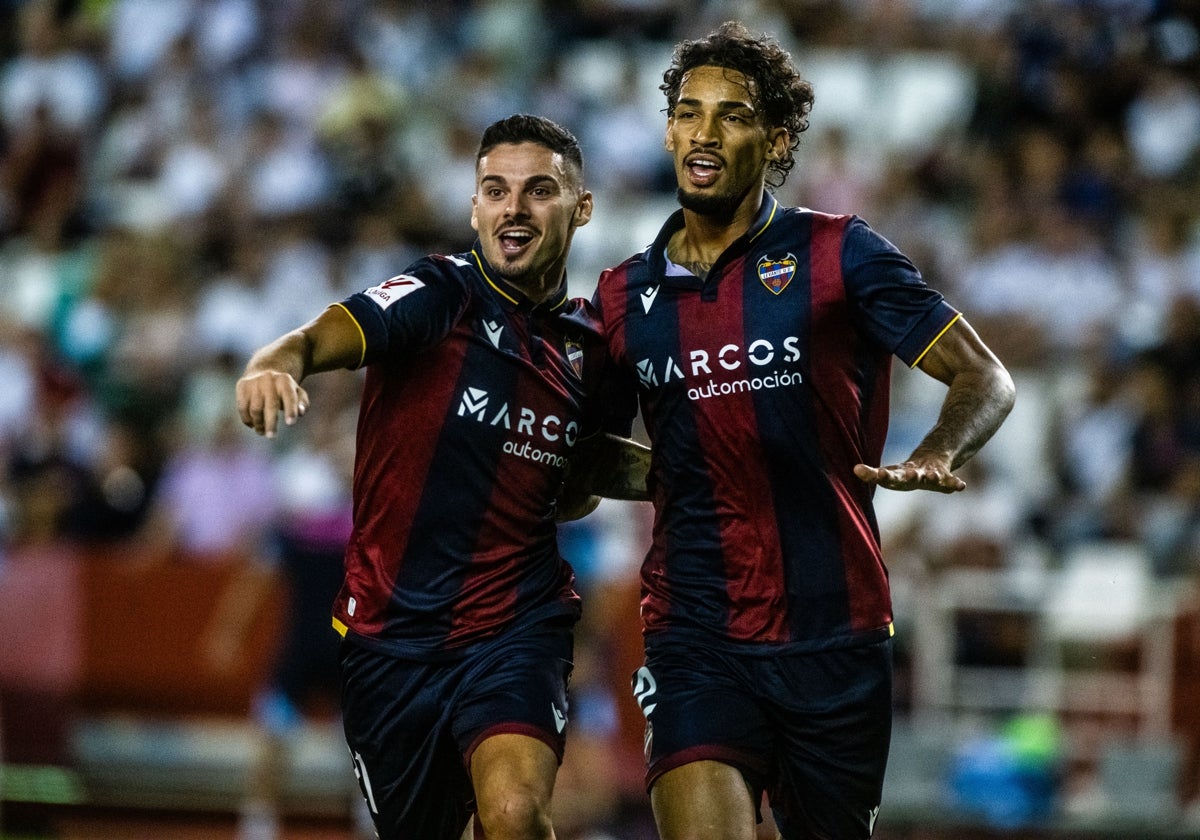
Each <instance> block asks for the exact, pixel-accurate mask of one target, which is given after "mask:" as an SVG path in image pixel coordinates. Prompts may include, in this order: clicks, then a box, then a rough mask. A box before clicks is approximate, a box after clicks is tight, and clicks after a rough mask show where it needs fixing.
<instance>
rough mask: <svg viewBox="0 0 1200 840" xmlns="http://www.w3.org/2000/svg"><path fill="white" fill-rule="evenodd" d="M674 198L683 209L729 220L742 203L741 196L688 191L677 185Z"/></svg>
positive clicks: (708, 216) (707, 216)
mask: <svg viewBox="0 0 1200 840" xmlns="http://www.w3.org/2000/svg"><path fill="white" fill-rule="evenodd" d="M675 198H676V199H677V200H678V201H679V206H680V207H682V208H683V209H684V210H691V211H692V212H693V213H696V214H697V215H700V216H704V217H706V218H711V219H717V220H720V221H729V220H731V219H732V218H733V214H734V213H735V212H736V211H737V208H738V205H739V204H741V203H742V196H740V195H733V194H731V193H699V194H697V193H690V192H687V191H686V190H684V188H683V187H677V188H676V190H675Z"/></svg>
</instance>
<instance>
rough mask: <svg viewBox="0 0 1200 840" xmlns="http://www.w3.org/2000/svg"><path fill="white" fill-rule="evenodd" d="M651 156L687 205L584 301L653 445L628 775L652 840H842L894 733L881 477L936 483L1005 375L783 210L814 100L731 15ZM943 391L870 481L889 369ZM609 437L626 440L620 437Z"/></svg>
mask: <svg viewBox="0 0 1200 840" xmlns="http://www.w3.org/2000/svg"><path fill="white" fill-rule="evenodd" d="M662 88H663V90H664V91H665V93H666V97H667V132H666V148H667V150H668V151H669V152H670V153H671V154H672V155H673V157H674V165H675V175H676V179H677V182H678V198H679V203H680V205H681V207H682V209H681V210H679V211H678V212H676V213H675V214H674V215H672V216H671V217H670V218H669V219H668V220H667V222H666V224H665V226H664V227H663V228H662V230H661V232H660V233H659V235H658V237H657V239H656V240H655V241H654V243H653V244H652V245H650V247H649V248H648V249H647V250H646V251H644V252H642V253H640V254H637V255H635V256H633V257H631V258H630V259H629V260H627V261H626V262H624V263H622V264H621V265H619V266H617V267H616V268H613V269H610V270H609V271H607V272H605V273H604V275H603V276H602V277H601V279H600V283H599V286H598V288H597V291H596V296H595V302H596V304H597V306H598V308H599V310H600V313H601V316H602V319H603V322H604V330H605V335H606V340H607V342H608V346H609V351H610V353H611V355H612V356H613V358H614V360H615V362H616V364H617V367H618V368H619V370H620V383H619V387H618V392H619V393H621V394H623V395H624V400H623V406H622V407H621V409H620V410H621V411H622V412H623V414H624V422H625V423H629V422H631V421H632V418H633V416H634V414H635V413H636V411H637V409H638V403H639V402H640V409H641V412H642V417H643V420H644V421H645V425H646V428H647V431H648V433H649V435H650V439H651V445H652V454H651V470H650V478H649V486H650V492H651V495H652V498H653V500H654V504H655V523H654V532H653V542H652V545H651V547H650V550H649V553H648V554H647V556H646V559H645V562H644V564H643V566H642V618H643V624H644V627H643V630H644V636H645V646H646V659H645V666H644V667H642V668H641V669H640V670H639V671H638V672H637V673H636V674H635V675H634V693H635V696H636V698H637V700H638V702H639V703H640V704H641V707H642V710H643V712H644V713H645V715H646V720H647V724H646V743H647V759H648V762H649V767H648V773H647V779H646V781H647V784H648V786H649V787H650V794H651V802H652V804H653V808H654V813H655V818H656V822H657V824H658V829H659V833H660V834H661V836H662V838H663V840H678V839H680V838H688V840H704V839H705V838H709V839H710V840H717V838H719V840H752V838H753V837H754V836H755V831H756V829H755V824H756V817H757V815H758V803H759V801H760V797H761V795H762V793H763V792H764V791H766V792H767V795H768V797H769V800H770V804H771V807H772V812H773V815H774V817H775V822H776V825H777V827H778V829H779V831H780V834H781V836H782V837H784V838H787V840H801V838H803V839H804V840H818V839H819V840H859V838H867V837H869V836H870V834H871V831H872V827H873V825H874V821H875V817H876V815H877V813H878V807H879V803H880V795H881V791H882V785H883V776H884V767H885V765H886V762H887V754H888V743H889V738H890V729H891V703H892V691H891V673H892V664H891V657H892V642H891V635H892V611H891V603H890V595H889V590H888V582H887V572H886V570H885V567H884V563H883V559H882V557H881V555H880V541H879V534H878V530H877V527H876V522H875V516H874V512H873V509H872V495H873V493H874V491H875V488H876V487H877V486H879V487H886V488H890V489H894V490H921V489H923V490H933V491H937V492H955V491H958V490H962V489H963V488H964V483H963V482H962V480H961V479H960V478H959V477H958V476H956V475H955V474H954V470H955V469H956V468H958V467H959V466H960V465H962V463H963V462H964V461H966V460H967V459H968V458H969V457H971V455H973V454H974V453H975V452H976V451H977V450H978V449H979V448H980V446H982V445H983V443H984V442H985V441H986V440H988V438H989V437H990V436H991V435H992V434H993V433H994V432H995V431H996V429H997V428H998V427H999V426H1000V424H1001V422H1002V421H1003V419H1004V418H1005V417H1006V416H1007V414H1008V412H1009V410H1010V408H1011V407H1012V404H1013V400H1014V389H1013V384H1012V380H1011V378H1010V377H1009V375H1008V373H1007V371H1006V370H1005V369H1004V367H1003V366H1002V365H1001V364H1000V362H999V361H997V359H996V358H995V356H994V355H993V354H992V353H991V352H990V351H989V349H988V348H987V347H986V346H985V345H984V344H983V343H982V342H981V341H980V339H979V337H978V336H977V335H976V333H975V332H974V330H972V328H971V327H970V326H969V325H968V324H967V322H966V320H965V319H964V318H963V317H962V316H961V315H960V314H959V313H958V312H957V311H955V309H953V308H952V307H951V306H950V305H949V304H948V303H947V302H946V301H945V300H944V299H943V297H942V295H941V294H939V293H938V292H937V291H935V290H933V289H931V288H929V287H928V286H927V285H926V284H925V282H924V281H923V280H922V278H921V275H920V274H919V273H918V271H917V269H916V268H914V266H913V265H912V263H911V262H910V261H909V260H908V259H907V258H906V257H905V256H904V255H903V254H901V253H900V252H899V251H897V250H896V248H894V247H893V246H892V245H891V244H890V243H889V242H887V241H886V240H885V239H884V238H883V237H881V236H880V235H879V234H877V233H875V232H874V231H873V230H872V229H871V228H870V227H868V225H867V224H866V223H865V222H864V221H863V220H862V219H860V218H858V217H855V216H835V215H827V214H824V213H819V212H813V211H811V210H806V209H799V208H794V207H784V206H781V205H780V204H779V203H778V202H777V201H776V200H775V199H774V198H773V197H772V195H771V194H770V193H769V192H766V191H765V188H766V187H767V185H771V186H778V185H780V184H782V182H783V179H784V178H785V177H786V175H787V173H788V171H789V170H790V169H791V168H792V166H793V164H794V158H793V153H794V151H795V149H796V147H797V145H798V143H799V135H800V133H801V132H802V131H804V130H805V128H807V123H808V114H809V110H810V108H811V105H812V102H813V91H812V87H811V86H810V85H809V83H808V82H806V81H805V80H804V79H803V78H801V77H800V75H799V74H798V73H797V70H796V68H795V67H794V66H793V63H792V61H791V58H790V56H789V55H788V54H787V53H786V52H785V51H784V50H783V49H782V48H781V47H780V46H779V45H778V44H777V43H776V42H774V41H773V40H771V39H769V38H767V37H765V36H764V37H761V38H759V37H754V36H753V35H752V34H751V33H749V32H747V31H746V29H745V28H744V27H743V26H742V25H740V24H738V23H727V24H725V25H723V26H721V27H720V28H719V29H717V30H716V31H715V32H713V33H711V34H710V35H709V36H708V37H706V38H703V39H700V40H696V41H685V42H683V43H681V44H679V45H678V46H677V48H676V51H675V55H674V60H673V63H672V64H671V66H670V68H669V69H668V70H667V71H666V73H665V74H664V84H663V85H662ZM893 355H895V356H898V357H899V358H900V359H901V360H902V361H903V362H904V363H906V364H908V365H910V366H916V367H919V368H920V369H921V370H922V371H924V372H925V373H927V374H929V375H930V376H932V377H934V378H935V379H937V380H940V381H941V382H943V383H944V384H945V385H947V386H948V390H947V393H946V397H945V401H944V404H943V407H942V410H941V415H940V417H939V418H938V420H937V423H936V425H935V426H934V427H933V429H932V430H931V431H930V432H929V433H928V434H927V436H926V437H925V438H924V440H922V441H921V443H920V445H919V446H918V447H917V448H916V450H915V451H914V452H913V453H912V454H911V455H910V456H909V457H908V459H907V460H906V461H904V462H903V463H900V464H895V465H891V466H876V465H877V464H878V463H879V461H880V457H881V454H882V450H883V444H884V438H885V433H886V428H887V421H888V384H889V371H890V364H891V357H892V356H893ZM626 428H628V427H626Z"/></svg>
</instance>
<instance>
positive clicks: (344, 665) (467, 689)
mask: <svg viewBox="0 0 1200 840" xmlns="http://www.w3.org/2000/svg"><path fill="white" fill-rule="evenodd" d="M572 646H573V636H572V630H571V627H570V625H569V623H567V622H561V621H560V622H553V623H548V624H542V625H537V626H535V627H533V628H530V629H528V630H525V631H521V632H518V633H515V634H506V635H505V636H503V637H501V638H499V639H496V640H493V641H489V642H485V643H483V644H481V645H480V646H478V647H476V648H475V649H474V650H472V651H471V652H470V654H468V655H467V656H466V657H464V658H461V659H455V660H453V661H449V662H445V661H442V662H423V661H414V660H407V659H399V658H396V657H394V656H389V655H387V654H384V653H380V652H377V651H374V650H369V649H367V648H365V647H362V646H360V645H358V644H355V643H354V642H351V641H343V643H342V649H341V654H340V662H341V670H342V719H343V725H344V728H345V734H346V743H347V745H348V746H349V748H350V755H351V758H352V760H353V762H354V772H355V774H356V775H357V776H358V781H359V786H360V787H361V788H362V793H363V796H364V797H365V798H366V800H367V805H368V807H369V808H370V811H371V816H372V818H373V820H374V822H375V827H376V829H377V831H378V832H379V837H380V838H381V840H411V838H416V837H419V838H422V840H458V838H459V836H460V835H461V834H462V832H463V829H464V828H465V827H466V825H467V822H468V821H469V820H470V819H471V815H472V814H473V813H474V810H475V802H474V793H473V791H472V786H471V777H470V774H469V772H468V768H469V767H470V762H471V754H472V753H473V752H474V750H475V748H476V747H477V746H478V745H479V743H480V742H481V741H483V740H484V739H485V738H487V737H490V736H492V735H498V734H501V733H510V732H515V733H519V734H523V735H529V736H531V737H534V738H537V739H539V740H541V741H543V742H544V743H546V744H547V745H548V746H549V747H550V748H551V749H552V750H554V752H555V754H556V755H557V756H558V758H559V761H561V760H562V753H563V745H564V734H563V729H564V728H565V726H566V714H567V681H568V679H569V678H570V674H571V668H572V661H571V657H572V654H573V650H572Z"/></svg>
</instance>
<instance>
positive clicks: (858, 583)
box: [810, 214, 891, 631]
mask: <svg viewBox="0 0 1200 840" xmlns="http://www.w3.org/2000/svg"><path fill="white" fill-rule="evenodd" d="M848 221H849V218H848V217H845V216H832V217H831V216H822V215H820V214H814V218H813V233H812V248H811V256H810V259H811V261H812V262H811V276H812V278H813V283H812V311H813V318H812V345H811V346H812V353H811V356H812V378H813V383H812V384H813V390H814V393H816V394H818V395H820V396H821V399H817V400H814V403H813V407H814V411H815V412H816V427H817V435H818V439H819V441H820V443H821V452H822V453H823V455H824V457H825V466H826V471H827V473H828V478H829V481H830V484H831V486H832V489H833V492H834V495H835V497H836V504H835V509H836V512H837V530H838V542H839V545H840V547H841V554H842V567H843V569H844V570H845V575H846V593H847V600H848V605H847V606H848V607H849V610H850V622H851V629H852V630H856V631H857V630H867V629H872V628H874V627H877V626H879V624H880V622H881V621H883V622H885V623H886V621H888V620H890V615H891V614H890V608H889V606H888V600H887V580H886V574H885V572H884V568H883V560H882V557H881V556H880V552H879V548H878V543H877V541H876V539H875V535H874V531H873V529H872V527H871V523H870V521H869V520H868V518H867V514H866V507H867V506H868V505H869V504H870V494H869V492H868V490H867V488H866V485H864V484H862V483H861V482H860V481H859V480H858V479H857V478H855V477H854V465H855V464H856V463H858V462H859V461H860V460H862V459H864V458H865V457H866V452H865V449H864V447H865V441H864V439H862V438H861V437H860V432H859V427H860V422H861V420H862V419H863V411H864V404H863V395H862V393H861V391H860V385H859V382H858V376H857V374H858V373H859V371H858V370H857V362H856V358H857V356H858V354H859V353H860V352H862V348H861V347H860V345H859V343H858V342H857V341H856V333H855V332H854V331H853V330H851V329H850V328H849V327H850V324H849V321H848V318H847V316H846V314H845V307H846V301H845V297H846V292H845V285H844V280H843V277H842V237H843V234H844V231H845V227H846V224H847V222H848ZM831 396H840V398H839V399H837V400H833V399H831ZM872 422H874V423H876V424H877V423H878V418H874V419H873V421H872ZM873 431H874V430H873Z"/></svg>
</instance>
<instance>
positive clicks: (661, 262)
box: [647, 190, 779, 287]
mask: <svg viewBox="0 0 1200 840" xmlns="http://www.w3.org/2000/svg"><path fill="white" fill-rule="evenodd" d="M778 213H779V202H778V201H776V200H775V196H773V195H771V194H770V193H769V192H766V191H765V190H764V191H763V197H762V203H761V204H760V205H759V208H758V215H756V216H755V217H754V221H753V222H751V223H750V227H748V228H747V229H746V232H745V233H743V234H742V235H741V236H739V237H738V238H737V239H735V240H734V241H733V242H732V243H730V245H729V247H728V248H726V249H725V250H724V251H723V252H722V253H721V256H720V257H718V258H717V262H716V263H714V264H713V271H712V273H710V274H709V277H710V278H715V277H718V276H720V273H719V271H718V270H717V269H718V266H721V265H723V264H725V263H726V262H728V261H729V260H730V259H733V258H734V257H736V256H738V255H740V254H742V253H744V252H745V251H746V250H748V249H749V247H750V243H752V242H753V241H754V240H756V239H758V237H760V236H762V234H763V232H764V231H766V229H767V228H768V227H770V226H771V223H772V222H773V221H775V218H776V216H777V215H778ZM683 225H684V222H683V210H682V209H681V210H676V211H675V212H674V213H672V214H671V216H670V217H669V218H668V219H667V221H666V224H664V225H663V227H662V230H660V231H659V232H658V237H657V238H656V239H655V240H654V244H653V245H651V246H650V252H649V253H648V254H647V262H648V264H649V266H650V270H651V272H653V274H654V276H657V277H664V276H665V278H666V281H667V282H668V283H672V284H676V285H683V286H692V287H699V285H701V284H700V283H699V279H698V278H696V277H694V276H692V275H690V274H671V275H667V274H666V270H667V244H668V243H669V242H670V241H671V237H672V236H674V235H675V234H676V233H677V232H678V231H680V230H682V229H683Z"/></svg>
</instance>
